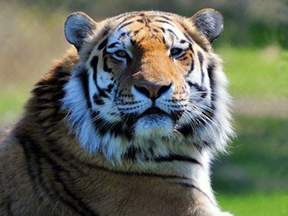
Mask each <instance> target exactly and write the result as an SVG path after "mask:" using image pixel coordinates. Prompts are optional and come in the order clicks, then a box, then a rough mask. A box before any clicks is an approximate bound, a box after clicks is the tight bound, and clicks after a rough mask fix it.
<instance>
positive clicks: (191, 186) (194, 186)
mask: <svg viewBox="0 0 288 216" xmlns="http://www.w3.org/2000/svg"><path fill="white" fill-rule="evenodd" d="M174 184H178V185H181V186H184V187H186V188H192V189H195V190H197V191H199V192H200V193H202V194H203V195H204V196H205V197H206V198H207V199H208V200H209V201H210V202H211V203H212V204H213V205H216V204H215V202H213V201H212V200H211V198H210V197H209V196H208V195H207V194H206V193H205V192H204V191H202V190H201V189H200V188H199V187H197V186H196V185H194V184H191V183H187V182H176V183H174Z"/></svg>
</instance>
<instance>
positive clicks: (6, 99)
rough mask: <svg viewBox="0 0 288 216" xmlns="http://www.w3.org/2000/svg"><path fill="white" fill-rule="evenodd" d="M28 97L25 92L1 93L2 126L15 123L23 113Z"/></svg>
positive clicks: (0, 120)
mask: <svg viewBox="0 0 288 216" xmlns="http://www.w3.org/2000/svg"><path fill="white" fill-rule="evenodd" d="M28 95H29V92H28V91H26V92H25V91H23V90H22V91H21V90H18V91H16V90H13V91H11V90H8V91H1V92H0V125H2V124H5V123H6V122H11V120H12V121H13V120H14V119H15V118H16V117H17V116H18V115H19V114H20V113H21V112H22V111H23V106H24V104H25V101H26V100H27V98H28Z"/></svg>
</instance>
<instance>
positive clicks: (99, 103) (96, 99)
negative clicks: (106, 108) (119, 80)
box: [93, 94, 104, 106]
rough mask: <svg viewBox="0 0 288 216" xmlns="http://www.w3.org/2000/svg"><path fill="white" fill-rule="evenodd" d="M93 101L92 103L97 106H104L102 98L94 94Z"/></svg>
mask: <svg viewBox="0 0 288 216" xmlns="http://www.w3.org/2000/svg"><path fill="white" fill-rule="evenodd" d="M93 100H94V102H95V103H96V104H97V105H99V106H101V105H104V101H103V100H102V98H101V97H99V95H97V94H94V96H93Z"/></svg>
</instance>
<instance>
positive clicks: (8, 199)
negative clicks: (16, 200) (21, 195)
mask: <svg viewBox="0 0 288 216" xmlns="http://www.w3.org/2000/svg"><path fill="white" fill-rule="evenodd" d="M4 200H5V201H4V204H6V210H7V213H8V215H7V216H14V213H13V211H12V203H13V202H12V200H11V197H10V196H7V197H6V198H5V199H4Z"/></svg>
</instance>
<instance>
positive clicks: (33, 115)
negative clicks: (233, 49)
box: [0, 9, 232, 216]
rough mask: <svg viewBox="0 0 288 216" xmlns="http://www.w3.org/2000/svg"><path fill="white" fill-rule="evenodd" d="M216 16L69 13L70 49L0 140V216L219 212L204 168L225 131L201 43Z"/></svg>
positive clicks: (218, 92) (220, 89) (211, 64)
mask: <svg viewBox="0 0 288 216" xmlns="http://www.w3.org/2000/svg"><path fill="white" fill-rule="evenodd" d="M221 19H222V17H221V15H220V14H219V13H218V12H216V11H214V10H212V9H208V10H203V11H200V12H198V13H197V14H196V15H195V16H193V17H192V18H190V19H188V18H184V17H181V16H178V15H175V14H171V13H164V12H158V11H148V12H130V13H125V14H121V15H119V16H116V17H112V18H109V19H106V20H104V21H102V22H99V23H96V22H95V21H93V20H92V19H91V18H89V17H88V16H87V15H85V14H84V13H74V14H72V15H71V16H69V17H68V20H67V21H66V24H65V34H66V37H67V40H68V41H69V42H70V43H72V44H74V46H75V48H76V49H75V48H71V49H70V50H69V51H68V52H67V54H66V55H65V56H64V57H63V58H62V59H61V60H60V61H59V62H57V63H55V65H54V66H53V68H52V69H51V70H50V72H49V73H48V74H47V75H46V76H45V77H44V78H43V79H42V80H41V81H39V82H38V83H37V84H36V86H35V88H34V89H33V91H32V97H31V98H30V99H29V101H28V102H27V104H26V108H25V112H24V114H23V117H22V118H21V119H20V120H19V121H18V123H17V124H16V125H15V126H13V127H12V128H11V129H9V130H7V131H6V132H3V133H2V135H1V136H0V137H1V138H0V141H1V145H0V164H1V167H0V168H1V174H0V176H1V178H0V181H1V182H0V183H1V184H0V185H1V186H2V185H4V186H3V187H1V193H0V212H1V213H2V212H3V214H1V215H17V216H22V215H23V216H24V215H25V216H26V215H27V216H28V215H29V216H30V215H39V216H46V215H49V216H51V215H52V216H54V215H55V216H56V215H65V216H66V215H82V216H84V215H85V216H86V215H87V216H90V215H91V216H92V215H93V216H98V215H107V216H108V215H111V216H112V215H113V216H115V215H125V216H135V215H139V216H142V215H143V216H144V215H145V216H148V215H149V216H150V215H155V216H156V215H157V216H161V215H165V216H166V215H171V216H172V215H180V216H184V215H185V216H186V215H187V216H188V215H189V216H192V215H193V216H202V215H205V216H206V215H207V216H208V215H209V216H210V215H211V216H212V215H219V216H220V215H221V216H222V215H230V214H228V213H223V212H221V210H220V209H219V207H218V205H217V202H216V200H215V198H214V195H213V192H212V189H211V186H210V168H209V167H210V162H211V159H212V158H213V155H214V154H215V152H217V151H224V150H225V146H226V143H227V141H228V140H229V137H230V136H231V135H232V129H231V126H230V112H229V109H228V106H229V95H228V93H227V92H226V85H227V81H226V78H225V75H224V73H223V72H222V67H221V60H220V58H219V57H218V56H217V55H216V54H214V53H213V50H212V48H211V42H212V41H213V39H214V38H216V37H218V36H219V34H220V33H221V31H222V26H221ZM213 20H214V21H215V23H213ZM199 23H202V24H201V25H200V24H199ZM216 27H217V29H213V28H216ZM220 27H221V28H220ZM143 86H144V87H143ZM151 86H152V87H151ZM156 88H158V89H157V90H154V89H156Z"/></svg>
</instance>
